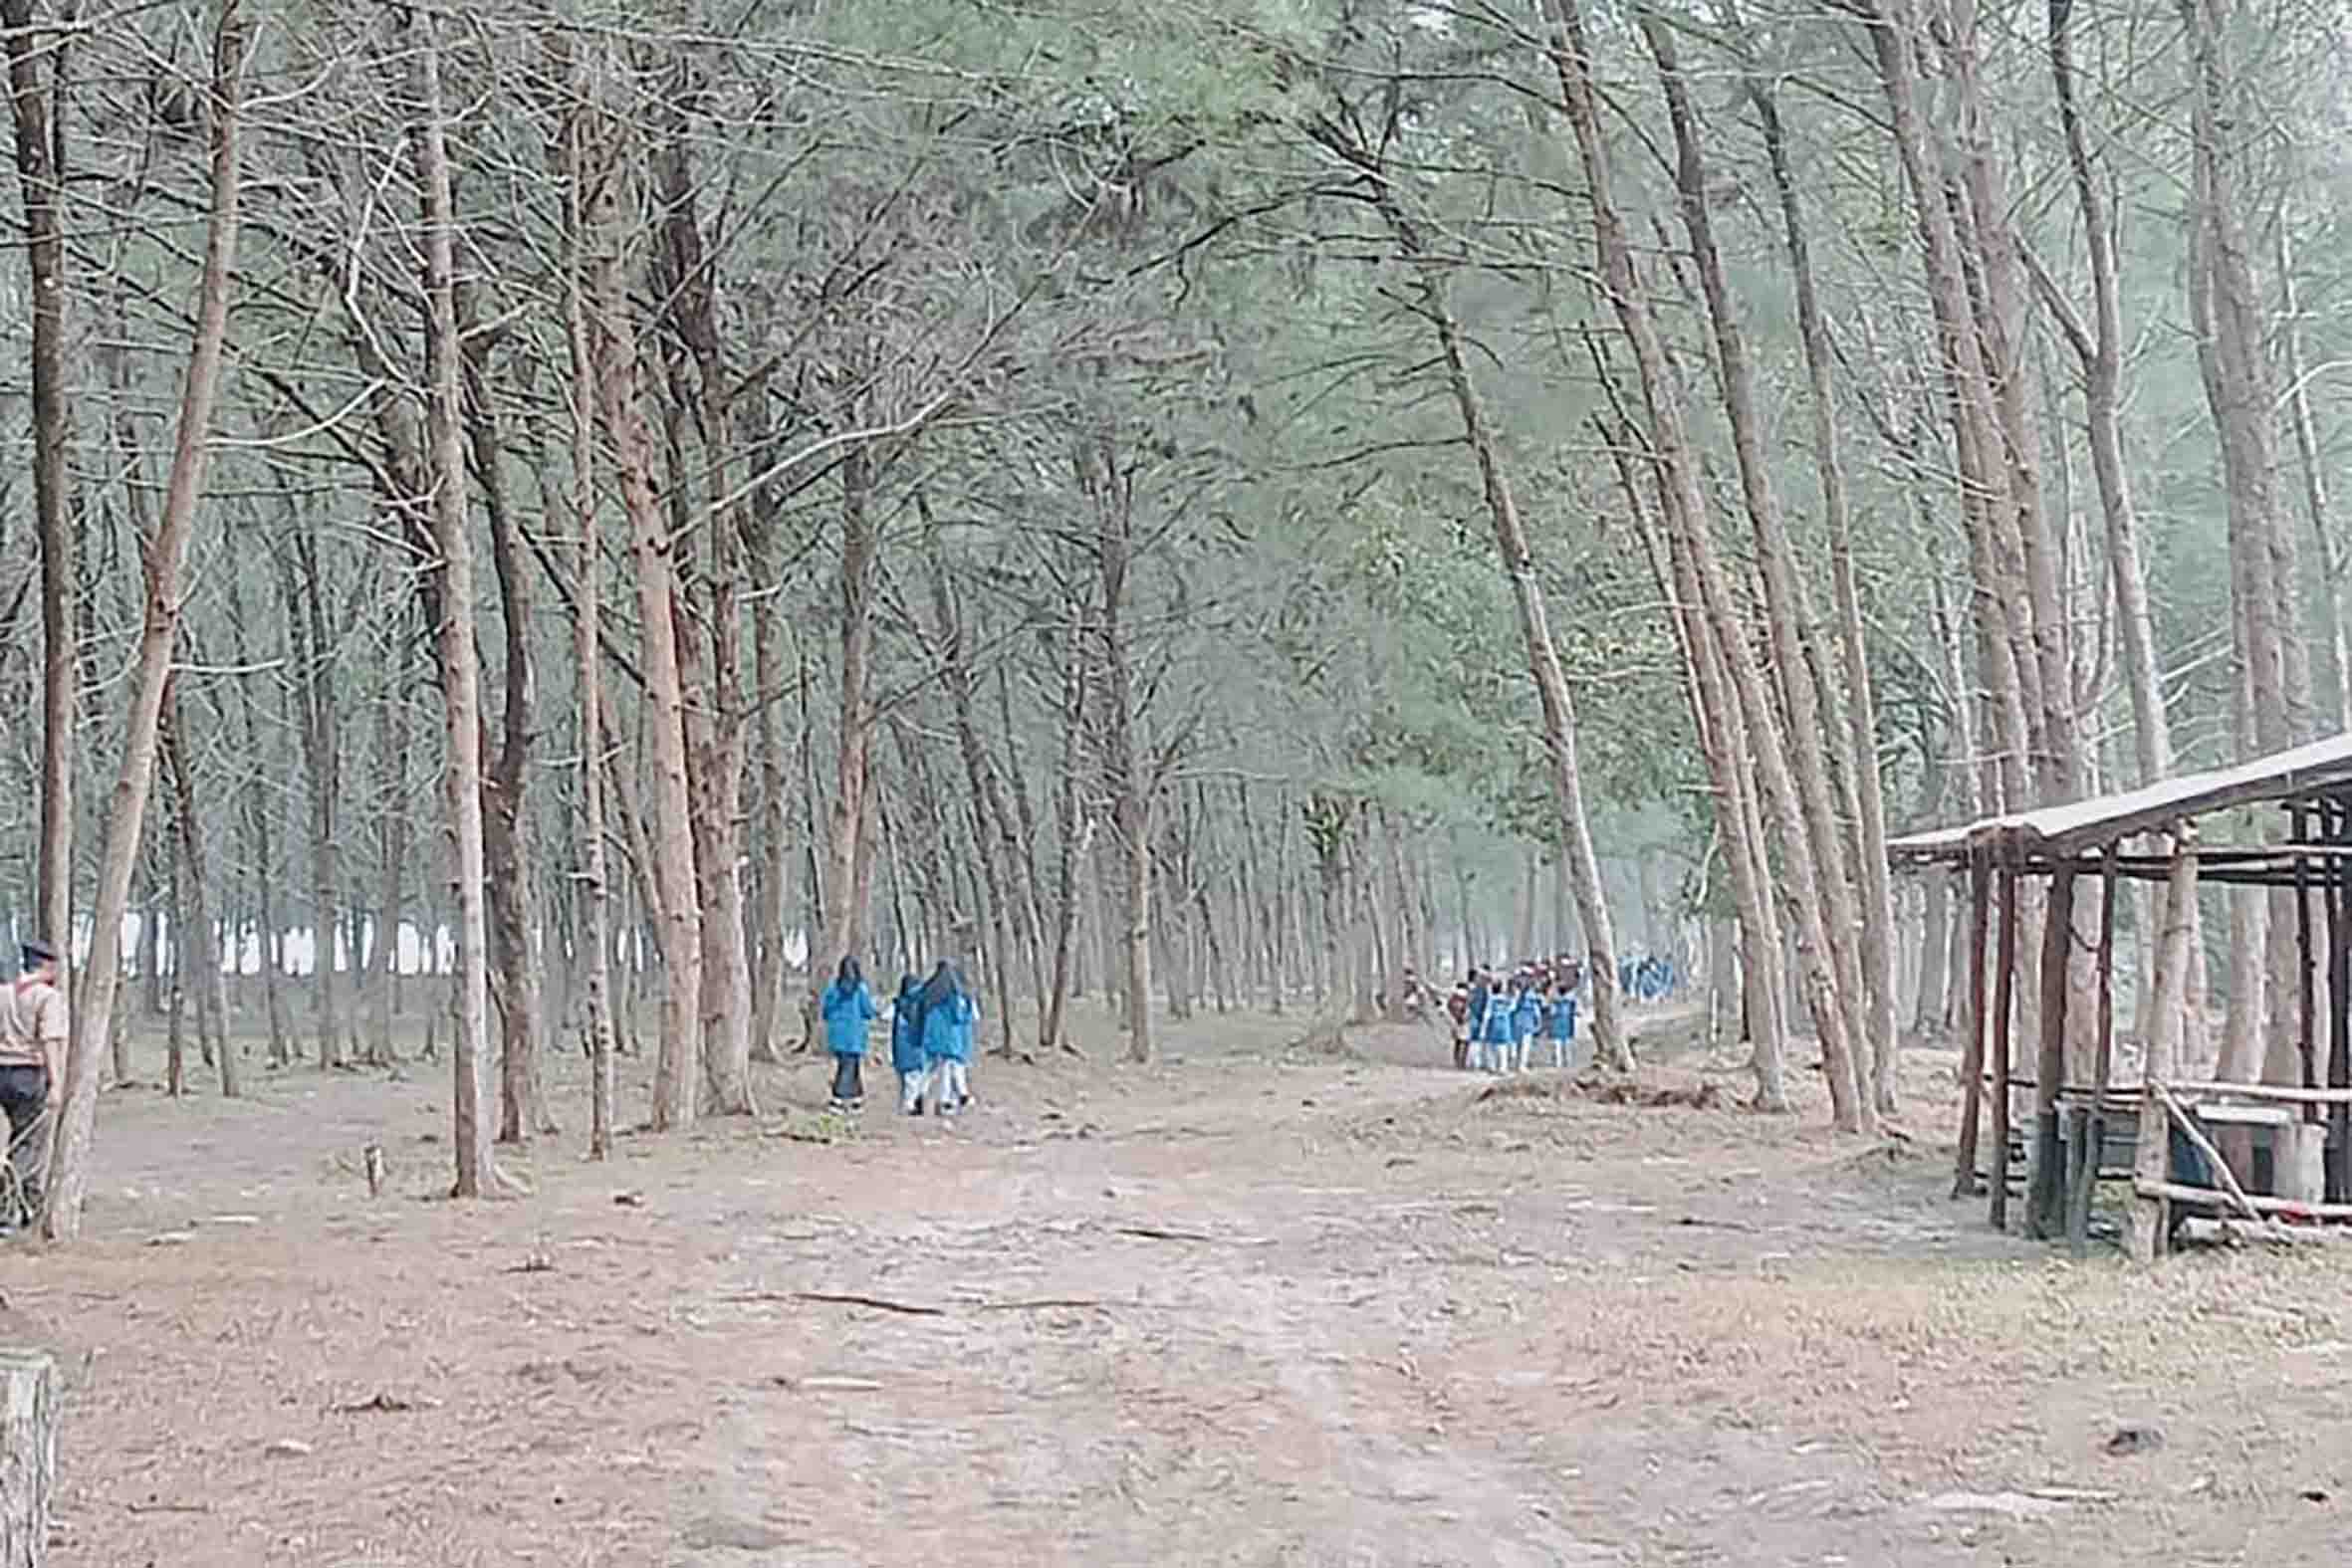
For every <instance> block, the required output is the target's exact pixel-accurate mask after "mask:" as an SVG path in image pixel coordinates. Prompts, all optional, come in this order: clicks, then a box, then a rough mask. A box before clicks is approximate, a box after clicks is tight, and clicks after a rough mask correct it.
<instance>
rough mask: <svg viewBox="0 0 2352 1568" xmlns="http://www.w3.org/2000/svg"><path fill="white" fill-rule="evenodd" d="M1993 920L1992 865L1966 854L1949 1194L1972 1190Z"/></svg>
mask: <svg viewBox="0 0 2352 1568" xmlns="http://www.w3.org/2000/svg"><path fill="white" fill-rule="evenodd" d="M1992 920H1993V863H1992V861H1990V860H1988V859H1987V858H1986V857H1985V853H1984V851H1983V850H1981V849H1980V850H1971V851H1970V853H1969V984H1968V991H1967V993H1966V995H1967V997H1968V1003H1967V1007H1968V1032H1967V1034H1966V1035H1965V1036H1964V1039H1965V1041H1966V1043H1965V1044H1964V1045H1963V1046H1962V1047H1961V1060H1960V1082H1961V1094H1962V1100H1961V1107H1960V1153H1959V1156H1958V1157H1957V1158H1956V1159H1955V1160H1954V1161H1953V1171H1952V1196H1953V1197H1955V1198H1965V1197H1967V1196H1968V1195H1970V1194H1971V1193H1974V1192H1975V1191H1976V1190H1977V1127H1978V1124H1979V1122H1980V1120H1981V1119H1982V1118H1983V1116H1984V1111H1985V938H1986V932H1987V928H1988V927H1989V926H1990V925H1991V924H1992ZM1993 1158H1994V1173H1993V1174H1994V1180H1996V1181H1999V1180H2002V1179H2003V1178H2005V1176H2006V1175H2007V1172H2006V1171H2005V1170H2004V1169H2003V1166H2004V1165H2005V1163H2006V1162H2007V1160H2008V1149H2007V1147H2006V1146H2005V1145H2004V1146H2002V1147H2001V1148H1999V1150H1997V1151H1995V1153H1994V1157H1993Z"/></svg>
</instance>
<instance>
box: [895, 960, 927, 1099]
mask: <svg viewBox="0 0 2352 1568" xmlns="http://www.w3.org/2000/svg"><path fill="white" fill-rule="evenodd" d="M890 1067H891V1070H892V1071H894V1072H896V1073H897V1074H898V1109H899V1112H900V1114H901V1115H906V1116H920V1115H922V1114H923V983H922V982H921V981H919V980H917V979H915V978H914V977H913V976H912V975H904V976H901V977H900V978H899V981H898V997H897V1000H895V1001H894V1002H892V1003H891V1004H890Z"/></svg>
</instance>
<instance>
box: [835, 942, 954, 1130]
mask: <svg viewBox="0 0 2352 1568" xmlns="http://www.w3.org/2000/svg"><path fill="white" fill-rule="evenodd" d="M818 1008H819V1010H820V1011H821V1012H823V1015H824V1043H825V1048H826V1049H828V1050H830V1051H831V1052H832V1057H833V1091H832V1106H833V1109H834V1110H836V1111H841V1112H849V1111H854V1110H856V1109H857V1108H858V1106H860V1105H861V1104H863V1103H864V1100H865V1084H864V1077H863V1074H864V1067H865V1033H866V1026H867V1025H868V1024H870V1023H872V1022H873V1020H874V1019H875V1018H876V1017H878V1016H880V1009H879V1008H876V1007H875V1006H874V994H873V992H872V990H871V989H870V988H868V987H867V985H866V983H865V974H864V972H863V970H861V969H860V968H859V967H858V963H857V960H856V959H855V958H854V957H850V958H844V959H842V960H841V968H840V972H839V973H838V974H836V975H835V976H834V977H833V981H832V984H831V985H829V986H827V987H826V988H825V990H824V995H823V997H822V998H820V999H819V1002H818ZM979 1032H980V1003H979V1000H978V999H977V998H976V997H974V996H973V994H972V989H971V988H970V987H969V986H967V985H965V984H964V977H963V975H962V974H961V973H960V972H959V971H958V970H957V969H956V967H955V966H954V965H953V964H951V963H949V962H948V961H947V960H945V959H941V960H940V961H939V967H938V968H937V969H935V970H933V971H932V972H931V978H930V979H929V980H927V981H918V980H916V979H915V978H914V976H912V975H908V976H906V977H904V978H903V979H901V980H900V981H899V983H898V995H897V997H896V998H894V999H893V1000H892V1002H891V1004H890V1066H891V1068H892V1069H893V1070H894V1071H895V1072H896V1073H897V1074H898V1109H899V1112H900V1113H901V1114H902V1115H906V1116H920V1115H922V1114H923V1113H924V1107H925V1105H926V1104H928V1105H929V1107H930V1113H931V1114H932V1115H934V1116H937V1117H940V1118H942V1119H951V1120H952V1119H953V1118H954V1116H955V1114H956V1112H958V1111H960V1110H962V1109H963V1108H964V1107H965V1106H967V1105H969V1104H971V1103H972V1041H973V1039H974V1037H975V1036H976V1035H978V1033H979Z"/></svg>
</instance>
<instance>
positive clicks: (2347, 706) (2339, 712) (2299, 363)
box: [2192, 204, 2352, 940]
mask: <svg viewBox="0 0 2352 1568" xmlns="http://www.w3.org/2000/svg"><path fill="white" fill-rule="evenodd" d="M2289 216H2290V215H2289V212H2288V209H2287V207H2286V206H2285V205H2284V204H2281V206H2280V208H2279V211H2278V217H2277V221H2276V222H2274V223H2273V224H2272V225H2271V228H2270V232H2271V234H2272V236H2273V237H2274V240H2275V242H2276V252H2277V266H2278V295H2279V299H2278V314H2279V331H2278V350H2279V371H2280V373H2281V375H2282V376H2283V377H2284V379H2285V382H2286V415H2287V427H2288V429H2289V430H2290V431H2291V432H2292V433H2293V435H2294V438H2295V466H2296V468H2297V470H2298V471H2300V473H2301V475H2302V480H2303V487H2302V488H2303V514H2304V517H2305V519H2306V520H2307V521H2308V522H2309V523H2310V525H2311V542H2312V544H2313V545H2314V546H2316V547H2317V549H2318V551H2319V580H2320V589H2319V610H2320V621H2321V625H2322V626H2323V627H2324V628H2325V630H2326V632H2327V644H2328V648H2327V651H2328V665H2329V673H2330V675H2332V676H2333V677H2334V680H2335V686H2336V713H2335V719H2336V725H2337V728H2338V730H2339V731H2343V732H2352V641H2348V640H2347V635H2346V629H2345V622H2344V570H2345V560H2344V547H2343V543H2342V541H2341V540H2340V539H2339V538H2338V537H2337V534H2336V527H2335V521H2334V519H2333V517H2332V516H2331V515H2330V511H2329V507H2328V497H2327V477H2326V474H2325V472H2324V471H2323V469H2322V467H2321V460H2320V455H2319V433H2318V427H2317V424H2316V422H2315V421H2314V420H2313V419H2312V417H2311V377H2310V376H2309V375H2307V374H2306V373H2305V371H2304V365H2303V312H2302V306H2301V302H2300V301H2299V299H2298V298H2297V295H2296V291H2295V264H2294V245H2293V241H2292V240H2291V239H2290V238H2289V236H2288V232H2287V231H2288V230H2289V229H2290V228H2291V227H2292V225H2291V223H2290V222H2289V221H2288V219H2289ZM2283 526H2284V525H2283V524H2282V525H2281V527H2283ZM2192 940H2194V934H2193V935H2192Z"/></svg>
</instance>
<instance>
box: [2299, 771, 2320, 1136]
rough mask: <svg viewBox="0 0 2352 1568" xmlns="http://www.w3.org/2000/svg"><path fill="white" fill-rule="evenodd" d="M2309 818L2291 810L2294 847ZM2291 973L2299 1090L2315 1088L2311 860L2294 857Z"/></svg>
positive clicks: (2311, 1114)
mask: <svg viewBox="0 0 2352 1568" xmlns="http://www.w3.org/2000/svg"><path fill="white" fill-rule="evenodd" d="M2308 818H2309V813H2307V812H2306V811H2305V810H2304V809H2303V807H2301V806H2299V805H2298V806H2296V807H2295V808H2294V834H2295V842H2296V843H2298V844H2303V843H2309V842H2310V839H2309V838H2307V837H2306V836H2305V833H2306V823H2307V821H2308ZM2295 972H2296V978H2297V981H2298V983H2299V987H2300V991H2301V997H2300V1003H2301V1022H2300V1025H2299V1029H2298V1032H2297V1034H2296V1038H2295V1044H2296V1048H2297V1052H2298V1054H2299V1056H2300V1058H2301V1060H2302V1063H2303V1087H2304V1088H2306V1089H2315V1088H2317V1087H2319V1052H2318V1048H2317V1025H2318V1021H2319V1020H2318V1014H2319V999H2318V990H2319V985H2318V981H2319V976H2318V971H2317V969H2316V968H2315V955H2314V954H2313V952H2312V950H2311V857H2310V856H2309V855H2305V854H2297V855H2296V856H2295ZM2304 1114H2305V1119H2306V1120H2310V1121H2317V1120H2318V1119H2319V1111H2318V1108H2317V1107H2313V1108H2311V1109H2310V1110H2309V1111H2307V1112H2305V1113H2304Z"/></svg>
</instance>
